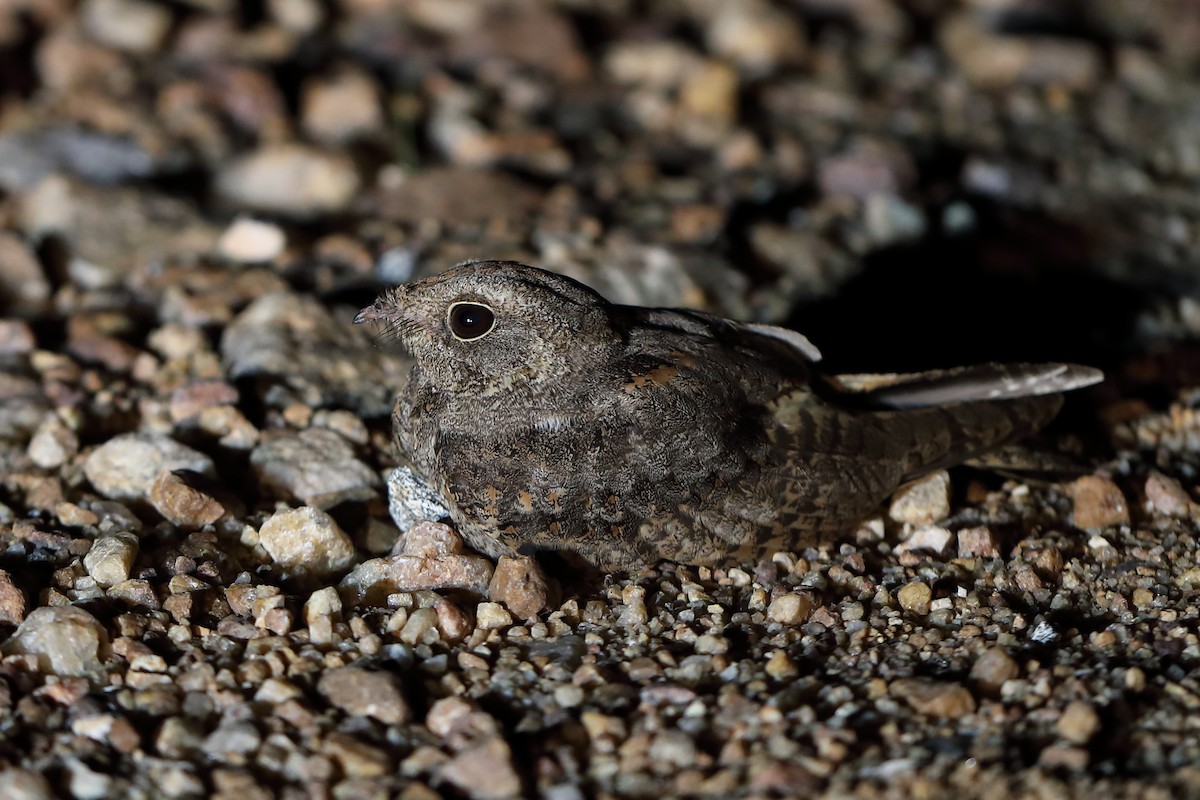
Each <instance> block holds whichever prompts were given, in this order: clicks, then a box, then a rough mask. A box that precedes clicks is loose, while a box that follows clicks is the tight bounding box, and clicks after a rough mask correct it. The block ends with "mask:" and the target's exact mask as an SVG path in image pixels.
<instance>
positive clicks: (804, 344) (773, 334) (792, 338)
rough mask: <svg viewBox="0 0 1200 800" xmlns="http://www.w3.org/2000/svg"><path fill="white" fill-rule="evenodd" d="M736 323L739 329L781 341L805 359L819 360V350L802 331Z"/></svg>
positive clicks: (775, 326)
mask: <svg viewBox="0 0 1200 800" xmlns="http://www.w3.org/2000/svg"><path fill="white" fill-rule="evenodd" d="M736 324H737V327H738V329H739V330H742V331H745V332H747V333H755V334H758V335H759V336H765V337H767V338H768V339H775V340H776V341H780V342H783V343H784V344H786V345H787V346H788V347H790V348H792V349H793V350H795V351H796V352H797V353H799V354H800V355H802V356H803V357H804V359H805V360H806V361H812V362H813V363H816V362H817V361H820V360H821V351H820V350H818V349H817V346H816V345H815V344H813V343H812V342H810V341H809V340H808V337H807V336H805V335H804V334H802V333H797V332H796V331H794V330H792V329H790V328H780V327H779V326H778V325H763V324H761V323H757V322H739V323H736Z"/></svg>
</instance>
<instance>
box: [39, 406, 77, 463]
mask: <svg viewBox="0 0 1200 800" xmlns="http://www.w3.org/2000/svg"><path fill="white" fill-rule="evenodd" d="M27 452H28V453H29V460H30V461H32V462H33V463H34V464H37V465H38V466H39V467H41V468H42V469H57V468H58V467H61V466H62V465H63V464H65V463H67V462H68V461H70V460H71V458H72V456H74V455H75V454H76V453H77V452H79V437H78V436H76V435H75V432H74V431H73V430H71V429H70V428H68V427H67V426H66V425H64V424H63V422H62V420H61V419H59V418H58V417H57V416H49V417H46V419H45V421H43V422H42V424H41V425H39V426H38V428H37V430H36V431H34V434H33V438H32V439H30V440H29V448H28V450H27Z"/></svg>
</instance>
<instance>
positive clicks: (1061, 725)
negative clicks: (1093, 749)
mask: <svg viewBox="0 0 1200 800" xmlns="http://www.w3.org/2000/svg"><path fill="white" fill-rule="evenodd" d="M1054 730H1055V731H1056V732H1057V733H1058V735H1059V736H1061V737H1062V738H1064V739H1066V740H1067V741H1068V742H1070V743H1071V744H1087V743H1088V742H1089V741H1091V738H1092V737H1093V736H1095V735H1096V732H1097V731H1099V730H1100V715H1099V714H1097V713H1096V709H1094V708H1093V707H1092V706H1091V705H1090V704H1089V703H1085V702H1083V701H1082V700H1074V701H1072V702H1071V703H1070V704H1069V705H1068V706H1067V707H1066V709H1064V710H1063V713H1062V716H1060V717H1059V718H1058V722H1056V723H1055V724H1054Z"/></svg>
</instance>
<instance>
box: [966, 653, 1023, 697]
mask: <svg viewBox="0 0 1200 800" xmlns="http://www.w3.org/2000/svg"><path fill="white" fill-rule="evenodd" d="M1020 674H1021V667H1020V666H1019V665H1018V664H1017V662H1016V661H1015V660H1013V657H1012V656H1010V655H1009V654H1008V653H1007V652H1006V651H1005V650H1004V648H1002V647H989V648H988V649H987V650H984V651H983V652H982V653H980V654H979V656H978V657H977V658H976V659H975V662H974V663H973V664H971V672H970V679H971V680H972V681H973V682H974V683H975V685H976V686H978V687H979V689H980V690H982V691H983V692H986V693H988V694H991V695H996V694H999V692H1000V688H1001V687H1002V686H1003V685H1004V683H1005V682H1006V681H1011V680H1013V679H1015V678H1016V677H1017V676H1019V675H1020Z"/></svg>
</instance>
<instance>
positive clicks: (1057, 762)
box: [1038, 744, 1091, 772]
mask: <svg viewBox="0 0 1200 800" xmlns="http://www.w3.org/2000/svg"><path fill="white" fill-rule="evenodd" d="M1090 760H1091V757H1090V756H1089V755H1088V751H1087V750H1086V749H1084V748H1082V747H1062V746H1061V745H1056V744H1054V745H1050V746H1049V747H1046V748H1043V749H1042V752H1041V753H1039V754H1038V766H1039V767H1042V768H1044V769H1048V770H1067V771H1070V772H1082V771H1083V770H1085V769H1087V765H1088V762H1089V761H1090Z"/></svg>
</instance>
